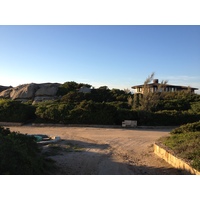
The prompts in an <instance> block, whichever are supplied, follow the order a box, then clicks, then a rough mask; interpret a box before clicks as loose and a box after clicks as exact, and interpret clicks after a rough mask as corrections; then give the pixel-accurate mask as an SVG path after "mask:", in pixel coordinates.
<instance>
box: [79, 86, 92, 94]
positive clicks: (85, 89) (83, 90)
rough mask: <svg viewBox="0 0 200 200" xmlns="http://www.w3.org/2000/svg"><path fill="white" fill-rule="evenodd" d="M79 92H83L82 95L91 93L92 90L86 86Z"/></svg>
mask: <svg viewBox="0 0 200 200" xmlns="http://www.w3.org/2000/svg"><path fill="white" fill-rule="evenodd" d="M79 92H82V93H91V89H90V88H88V87H86V86H82V87H81V88H80V89H79Z"/></svg>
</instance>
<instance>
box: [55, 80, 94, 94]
mask: <svg viewBox="0 0 200 200" xmlns="http://www.w3.org/2000/svg"><path fill="white" fill-rule="evenodd" d="M82 86H86V87H88V88H90V87H91V85H89V84H84V83H76V82H74V81H71V82H65V83H64V84H62V85H61V86H60V87H59V88H58V91H57V96H64V95H66V94H67V93H69V92H72V91H73V92H75V91H78V90H79V89H80V88H81V87H82Z"/></svg>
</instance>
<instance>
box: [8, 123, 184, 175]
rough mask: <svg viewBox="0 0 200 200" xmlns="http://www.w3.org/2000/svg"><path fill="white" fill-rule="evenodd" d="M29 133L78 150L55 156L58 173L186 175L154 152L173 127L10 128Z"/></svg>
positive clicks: (58, 153)
mask: <svg viewBox="0 0 200 200" xmlns="http://www.w3.org/2000/svg"><path fill="white" fill-rule="evenodd" d="M8 128H10V130H11V131H19V132H21V133H27V134H46V135H49V136H59V137H61V139H62V140H61V141H60V142H59V144H58V145H60V147H62V149H64V147H66V146H67V145H68V146H69V145H72V146H73V147H75V148H74V149H75V150H74V151H70V152H69V151H64V150H63V151H62V152H57V153H55V154H53V155H52V156H51V158H52V159H54V160H55V161H56V163H57V166H58V168H59V170H58V171H57V172H55V174H57V175H69V174H70V175H182V174H184V173H183V172H182V171H180V170H177V169H175V168H173V167H172V166H171V165H169V164H168V163H166V162H165V161H164V160H162V159H160V158H159V157H157V156H156V155H155V154H154V153H153V144H154V142H155V141H156V140H157V139H158V138H160V137H163V136H167V135H168V134H169V132H170V129H149V130H147V129H146V130H144V129H137V130H136V129H134V130H133V129H123V128H121V129H120V128H92V127H32V126H19V127H12V126H11V127H8Z"/></svg>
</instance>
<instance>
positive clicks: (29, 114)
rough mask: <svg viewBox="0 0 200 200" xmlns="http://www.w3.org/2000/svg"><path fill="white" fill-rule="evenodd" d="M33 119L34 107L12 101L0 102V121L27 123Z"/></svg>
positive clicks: (2, 100) (3, 100)
mask: <svg viewBox="0 0 200 200" xmlns="http://www.w3.org/2000/svg"><path fill="white" fill-rule="evenodd" d="M34 118H35V107H34V106H32V105H28V104H24V103H21V102H18V101H12V100H5V99H1V100H0V121H3V122H27V121H29V120H32V119H34Z"/></svg>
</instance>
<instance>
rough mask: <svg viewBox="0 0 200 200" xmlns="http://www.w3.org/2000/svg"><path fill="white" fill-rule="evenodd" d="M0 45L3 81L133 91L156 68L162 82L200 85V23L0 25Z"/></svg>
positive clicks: (6, 82) (0, 64)
mask: <svg viewBox="0 0 200 200" xmlns="http://www.w3.org/2000/svg"><path fill="white" fill-rule="evenodd" d="M0 44H1V45H0V85H12V86H17V85H19V84H23V83H31V82H34V83H44V82H59V83H64V82H66V81H75V82H78V83H88V84H91V85H92V86H94V87H100V86H104V85H106V86H108V87H109V88H110V89H112V88H119V89H124V88H128V89H131V86H133V85H138V84H142V83H143V82H144V80H145V79H146V78H147V77H148V76H149V75H150V74H151V73H152V72H155V78H158V79H159V80H160V81H161V80H167V81H168V83H169V84H175V85H184V86H191V87H197V88H200V26H198V25H196V26H192V25H187V26H186V25H184V26H181V25H178V26H177V25H172V26H168V25H149V26H145V25H83V26H81V25H61V26H59V25H50V26H48V25H46V26H45V25H40V26H34V25H23V26H20V25H17V26H12V25H7V26H3V25H0ZM198 93H199V92H198Z"/></svg>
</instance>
